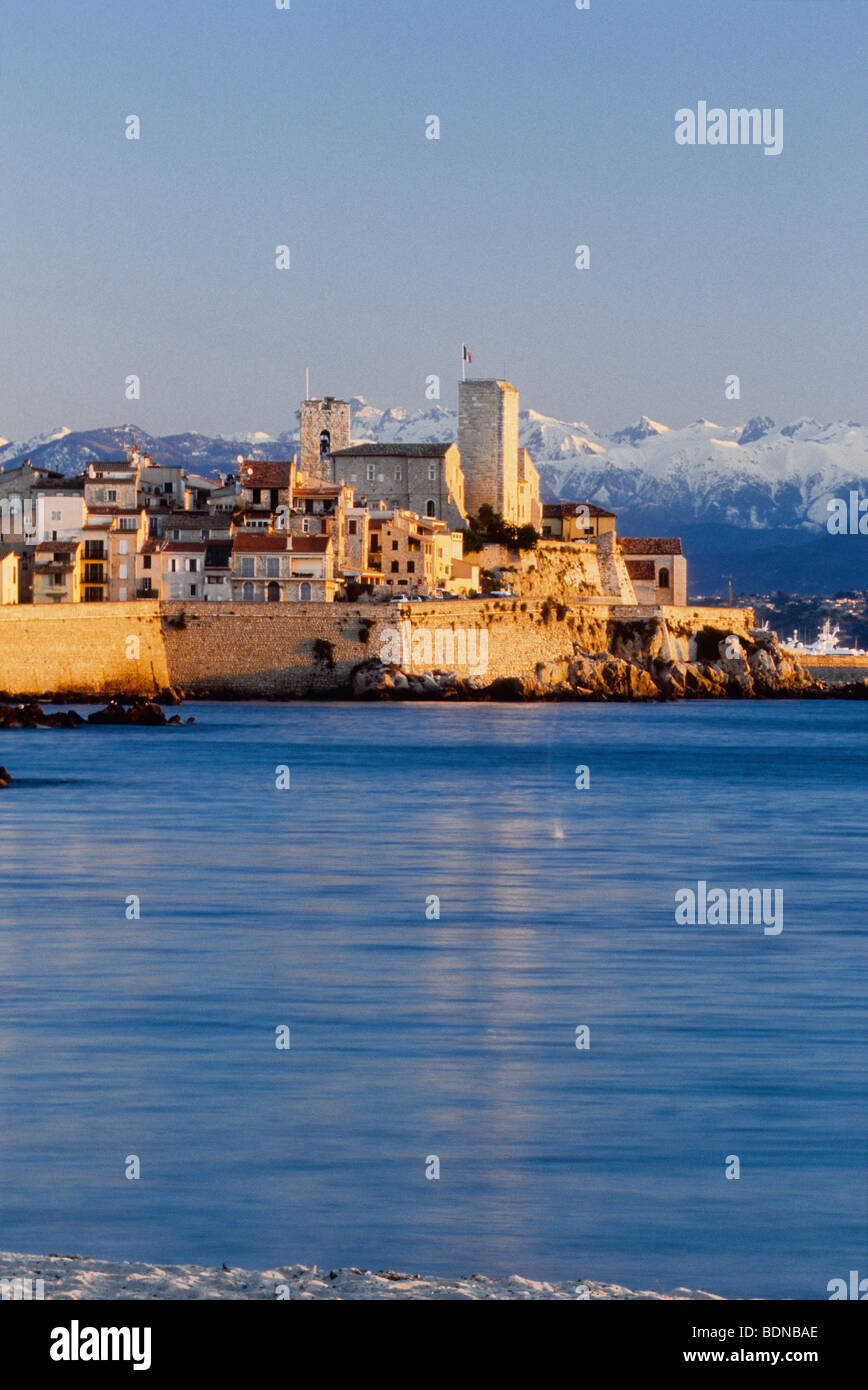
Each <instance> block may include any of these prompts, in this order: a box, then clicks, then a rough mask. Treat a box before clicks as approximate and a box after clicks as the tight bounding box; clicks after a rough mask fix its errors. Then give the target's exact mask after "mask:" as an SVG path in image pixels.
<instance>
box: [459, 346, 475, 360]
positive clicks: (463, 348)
mask: <svg viewBox="0 0 868 1390" xmlns="http://www.w3.org/2000/svg"><path fill="white" fill-rule="evenodd" d="M461 354H462V356H463V358H464V361H465V362H472V361H473V358H472V357H471V356H470V353H469V352H468V351H467V344H466V343H462V344H461Z"/></svg>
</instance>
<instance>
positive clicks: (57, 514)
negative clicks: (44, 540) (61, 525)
mask: <svg viewBox="0 0 868 1390" xmlns="http://www.w3.org/2000/svg"><path fill="white" fill-rule="evenodd" d="M60 518H61V513H60V512H52V513H51V520H52V521H60Z"/></svg>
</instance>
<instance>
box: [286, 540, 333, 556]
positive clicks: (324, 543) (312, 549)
mask: <svg viewBox="0 0 868 1390" xmlns="http://www.w3.org/2000/svg"><path fill="white" fill-rule="evenodd" d="M330 541H331V537H330V536H293V538H292V549H293V551H295V552H296V553H298V552H299V551H300V552H301V553H302V554H308V555H315V554H316V553H317V552H319V553H320V554H324V553H325V551H326V550H327V549H328V547H329V543H330Z"/></svg>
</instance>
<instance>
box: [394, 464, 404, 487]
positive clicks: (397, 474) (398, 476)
mask: <svg viewBox="0 0 868 1390" xmlns="http://www.w3.org/2000/svg"><path fill="white" fill-rule="evenodd" d="M402 477H403V470H402V468H401V465H400V463H396V464H395V482H396V483H400V482H401V480H402Z"/></svg>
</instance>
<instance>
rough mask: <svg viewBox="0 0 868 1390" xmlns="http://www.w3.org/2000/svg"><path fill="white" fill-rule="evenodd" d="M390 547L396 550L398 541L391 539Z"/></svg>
mask: <svg viewBox="0 0 868 1390" xmlns="http://www.w3.org/2000/svg"><path fill="white" fill-rule="evenodd" d="M392 549H393V550H397V549H398V542H397V541H392Z"/></svg>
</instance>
